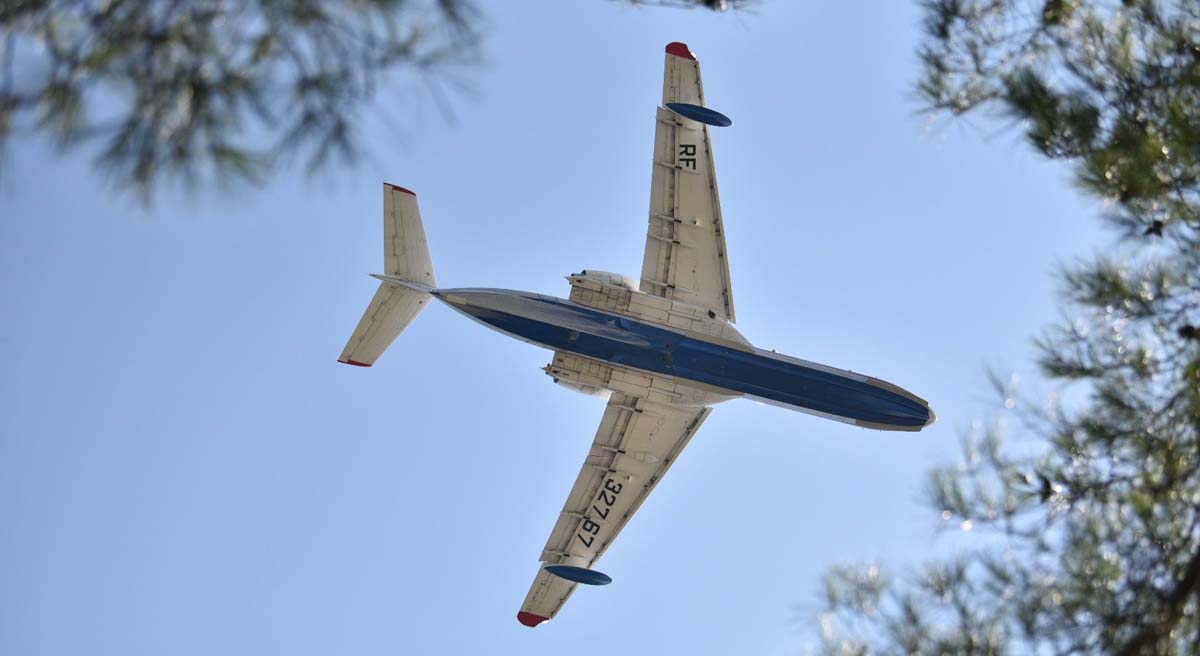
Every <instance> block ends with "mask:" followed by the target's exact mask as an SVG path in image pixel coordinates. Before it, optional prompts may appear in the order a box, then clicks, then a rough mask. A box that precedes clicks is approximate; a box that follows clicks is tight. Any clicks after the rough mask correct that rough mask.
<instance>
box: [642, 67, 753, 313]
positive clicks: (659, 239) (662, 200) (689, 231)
mask: <svg viewBox="0 0 1200 656" xmlns="http://www.w3.org/2000/svg"><path fill="white" fill-rule="evenodd" d="M680 103H682V104H683V105H680ZM668 104H671V105H675V107H676V110H678V111H673V110H672V109H669V108H668V107H667V106H668ZM703 105H704V87H703V85H702V84H701V81H700V62H698V61H696V56H695V55H693V54H692V52H691V51H690V50H688V47H687V45H685V44H682V43H671V44H669V45H668V46H667V54H666V68H665V69H664V71H663V106H662V107H659V108H658V122H657V126H656V128H655V131H654V173H653V175H652V177H651V183H650V228H649V230H648V231H647V233H646V252H645V255H644V257H643V259H642V280H641V285H640V289H641V291H643V292H645V293H647V294H654V295H655V296H662V297H664V298H670V299H675V300H679V301H682V302H684V303H688V304H690V305H698V306H700V307H703V308H707V309H709V310H712V311H713V312H715V313H716V314H718V315H719V316H721V317H724V318H725V319H728V320H729V321H734V312H733V287H732V285H731V283H730V278H729V259H728V257H727V256H726V251H725V226H724V224H723V223H722V221H721V200H720V197H719V195H718V193H717V172H716V169H715V168H714V166H713V156H712V143H711V142H710V140H709V135H708V125H706V124H705V123H706V122H711V121H710V120H708V117H709V116H711V115H713V114H715V115H716V116H717V117H719V118H721V119H724V118H725V117H724V116H721V115H720V114H716V113H715V112H711V111H710V110H704V109H701V108H702V107H703ZM689 110H691V111H689ZM679 111H682V112H684V114H681V113H679ZM697 111H698V112H699V113H697ZM685 114H686V116H685ZM689 116H690V117H689ZM696 118H699V119H700V120H694V119H696ZM701 121H705V122H701ZM725 121H726V122H725V123H724V124H728V119H725ZM712 124H714V125H720V124H721V123H712Z"/></svg>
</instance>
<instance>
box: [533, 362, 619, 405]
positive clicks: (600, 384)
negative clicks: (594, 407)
mask: <svg viewBox="0 0 1200 656" xmlns="http://www.w3.org/2000/svg"><path fill="white" fill-rule="evenodd" d="M542 371H545V372H546V375H547V376H550V377H551V378H553V379H554V382H555V383H557V384H559V385H562V386H563V387H565V388H567V389H569V390H573V391H576V392H580V393H582V394H587V395H588V396H600V397H604V398H607V397H608V396H609V395H610V394H612V390H610V389H608V383H609V381H610V380H612V373H613V368H612V367H610V366H609V365H607V364H604V363H603V362H600V361H599V360H593V359H591V358H584V357H580V356H578V355H572V354H570V353H563V352H562V351H555V353H554V360H553V361H551V362H550V364H548V365H546V366H545V367H543V368H542Z"/></svg>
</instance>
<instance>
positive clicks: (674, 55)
mask: <svg viewBox="0 0 1200 656" xmlns="http://www.w3.org/2000/svg"><path fill="white" fill-rule="evenodd" d="M664 57H665V58H664V60H663V64H664V65H663V87H662V103H661V105H660V106H659V107H658V108H657V110H656V111H655V113H654V126H655V127H654V145H653V162H652V165H651V168H652V170H651V175H650V206H649V212H648V214H647V219H646V224H645V225H646V231H645V242H644V248H643V252H642V268H641V272H640V275H639V276H638V277H636V278H626V277H625V276H622V275H619V274H615V273H610V272H606V271H598V270H594V269H593V270H588V269H585V270H583V271H581V272H579V273H573V274H571V275H569V276H567V280H568V281H569V283H570V285H571V291H570V297H569V298H568V299H562V298H554V297H551V296H543V295H540V294H531V293H526V292H518V291H510V290H504V289H474V288H472V289H442V288H439V285H438V282H437V276H436V275H435V273H434V268H433V261H432V258H431V257H430V253H429V244H428V242H427V240H426V239H425V229H424V225H423V222H422V220H421V212H420V208H419V206H418V203H417V197H416V194H415V193H414V192H413V191H412V190H410V189H406V188H404V187H400V186H397V185H393V184H385V185H384V189H383V192H384V199H383V200H384V203H383V215H384V220H383V232H384V240H383V242H384V243H383V245H384V249H383V250H384V270H383V272H382V273H380V274H372V275H374V276H375V277H376V278H378V279H379V281H380V284H379V287H378V288H377V289H376V291H375V296H374V297H372V299H371V301H370V303H369V304H368V306H367V309H366V310H365V311H364V312H363V315H362V318H361V319H360V320H359V323H358V325H357V326H356V327H355V329H354V332H353V334H352V335H351V336H350V339H349V340H348V341H347V342H346V346H345V348H344V349H343V350H342V354H341V355H340V356H339V357H338V361H339V362H344V363H346V364H348V365H353V366H356V367H370V366H371V365H373V364H374V363H375V362H376V361H377V360H378V359H379V357H380V356H382V355H383V353H384V351H386V350H387V348H388V346H389V345H390V344H391V343H392V342H393V341H394V340H395V339H396V337H397V336H399V335H400V333H401V332H403V331H404V330H405V328H407V327H408V325H409V324H411V323H412V322H413V321H414V320H415V319H416V317H417V316H418V315H419V314H420V313H421V312H422V311H423V310H424V309H425V308H426V307H428V306H429V305H430V304H431V303H432V300H433V299H434V298H437V299H438V300H441V301H443V302H445V303H447V304H448V305H450V306H451V307H452V308H454V309H455V310H457V311H459V312H461V313H463V314H465V315H467V316H468V317H470V318H472V319H474V320H476V321H478V322H480V323H482V324H484V325H486V326H488V327H489V328H492V329H494V330H497V331H500V332H502V333H504V334H506V335H509V336H512V337H515V338H517V339H520V340H522V341H526V342H529V343H531V344H535V345H537V346H541V347H543V348H547V349H551V350H552V351H554V356H553V359H552V360H551V362H550V364H549V365H547V366H546V367H545V369H544V370H545V372H546V373H547V374H549V375H550V376H552V377H553V379H554V382H556V383H558V384H560V385H564V386H567V387H570V388H572V389H575V390H578V391H582V392H588V393H596V394H600V395H603V396H605V397H607V399H606V401H605V407H604V412H603V414H602V416H601V417H600V422H599V425H598V427H597V428H596V431H595V434H594V437H593V438H592V440H591V442H590V445H589V446H588V449H587V451H586V455H585V457H584V461H583V463H582V465H581V466H580V468H579V473H578V475H577V476H576V478H575V483H574V484H573V485H572V487H571V489H570V491H569V493H568V494H567V497H566V501H565V502H564V503H563V506H562V511H561V512H560V513H559V514H558V515H557V517H556V518H555V519H554V522H553V525H552V527H551V530H550V535H549V537H548V538H547V540H546V542H545V543H544V544H545V546H544V547H543V548H542V549H541V552H540V554H539V556H538V561H539V565H538V568H537V571H536V572H535V573H534V576H533V582H532V583H531V584H530V587H529V591H528V593H527V594H526V595H525V599H524V601H523V602H522V603H521V606H520V610H519V612H518V613H517V620H518V621H519V622H520V623H521V624H523V625H525V626H529V627H535V626H539V625H541V624H543V623H545V622H547V621H549V620H550V619H552V618H553V617H555V616H556V615H557V614H558V612H559V611H560V610H561V609H562V608H563V605H564V604H565V603H566V602H567V599H568V598H569V597H570V596H571V595H572V594H573V593H574V591H575V589H576V587H577V586H578V585H579V584H584V585H604V584H607V583H609V582H611V580H612V578H611V577H609V576H608V575H606V574H603V573H601V572H599V571H597V570H596V569H595V568H596V566H597V562H598V561H599V560H600V558H601V557H602V556H603V555H604V554H605V552H606V551H607V550H608V549H609V547H610V546H612V544H613V542H614V541H615V540H616V538H617V536H618V535H620V533H621V531H622V530H623V529H624V528H625V526H626V524H627V523H628V522H629V520H630V518H631V517H633V516H634V514H635V513H636V512H637V511H638V509H639V508H640V507H641V506H642V503H643V502H644V501H645V500H646V499H647V498H648V497H649V495H650V494H651V493H652V492H653V491H654V489H655V488H656V487H657V486H658V485H659V483H660V482H661V481H662V480H663V477H664V476H666V474H667V471H668V469H669V468H670V467H671V466H672V465H673V464H674V463H676V462H677V461H678V460H679V457H680V454H682V452H683V450H684V448H685V447H686V446H687V445H688V443H689V442H690V441H691V439H692V437H693V436H695V435H696V432H697V431H698V430H699V429H700V427H701V426H702V425H703V423H704V421H705V420H706V419H707V418H708V416H709V415H710V414H711V413H712V411H713V406H714V405H716V404H718V403H721V402H722V401H726V400H728V399H731V398H737V397H746V398H750V399H755V400H759V401H763V402H766V403H770V404H773V405H779V406H782V407H785V408H789V409H792V410H798V411H800V412H805V413H809V414H813V415H817V416H819V417H824V418H827V419H833V420H836V421H840V422H845V423H848V424H853V425H856V426H862V427H866V428H873V429H878V430H888V431H919V430H921V429H922V428H924V427H926V426H928V425H929V424H931V423H933V421H934V414H933V411H932V410H930V408H929V404H928V403H926V402H925V401H924V400H923V399H921V398H920V397H917V396H916V395H914V394H912V393H910V392H908V391H906V390H904V389H901V388H900V387H897V386H896V385H893V384H891V383H888V382H885V381H882V380H879V379H877V378H872V377H870V376H864V375H862V374H858V373H855V372H852V371H846V370H843V369H835V368H833V367H828V366H825V365H821V364H817V363H815V362H807V361H805V360H799V359H796V358H791V357H788V356H784V355H780V354H777V353H774V352H773V351H765V350H763V349H759V348H755V347H754V346H753V345H752V344H751V343H750V341H749V340H747V339H746V338H745V337H744V336H743V335H742V334H741V333H740V332H739V331H738V329H737V328H736V327H735V325H734V324H735V323H736V321H737V316H736V310H735V307H734V299H733V283H732V278H731V276H730V272H729V254H728V250H727V248H726V244H725V230H726V225H725V221H724V218H723V217H722V214H721V203H720V195H719V193H718V188H717V176H716V168H715V165H714V158H713V150H712V140H711V137H710V133H709V128H710V127H728V126H730V125H731V124H732V121H731V119H729V117H727V116H725V115H724V114H722V113H720V112H719V111H716V110H715V109H712V108H711V107H708V106H707V104H706V103H705V98H704V91H703V88H702V85H701V79H700V64H699V61H698V60H697V59H696V55H695V54H694V53H693V52H692V51H691V49H689V48H688V46H687V45H686V44H683V43H679V42H672V43H669V44H667V46H666V48H665V53H664ZM589 229H591V228H589ZM419 411H420V410H419V409H417V408H410V409H406V412H419Z"/></svg>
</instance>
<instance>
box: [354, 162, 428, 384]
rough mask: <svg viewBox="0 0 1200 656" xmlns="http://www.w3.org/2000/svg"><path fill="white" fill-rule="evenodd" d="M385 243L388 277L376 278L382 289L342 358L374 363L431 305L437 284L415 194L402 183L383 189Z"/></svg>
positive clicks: (386, 274) (369, 307) (377, 293)
mask: <svg viewBox="0 0 1200 656" xmlns="http://www.w3.org/2000/svg"><path fill="white" fill-rule="evenodd" d="M383 242H384V243H383V256H384V266H385V268H386V271H385V275H382V276H377V277H378V278H379V279H380V281H381V282H380V283H379V289H378V290H377V291H376V292H375V297H374V298H372V299H371V304H370V305H368V306H367V311H366V312H364V313H363V316H362V319H360V320H359V322H358V326H357V327H356V328H355V329H354V334H353V335H351V336H350V341H348V342H346V348H345V349H343V350H342V355H341V356H340V357H338V362H344V363H346V364H352V365H356V366H359V367H369V366H371V365H373V364H375V361H376V360H377V359H379V356H381V355H383V352H384V351H386V350H387V347H388V346H390V345H391V344H392V342H393V341H395V339H396V337H397V336H399V335H400V333H401V332H403V331H404V329H405V328H407V327H408V324H410V323H412V322H413V319H416V318H417V315H418V314H420V313H421V310H424V309H425V306H426V305H428V304H429V303H428V302H429V300H430V295H429V294H428V293H427V292H428V291H431V290H433V289H436V288H437V277H436V276H435V275H434V273H433V261H432V259H431V258H430V256H429V243H428V242H427V241H426V240H425V228H424V226H422V225H421V212H420V209H419V208H418V206H417V196H416V194H414V193H413V192H411V191H409V190H408V189H405V188H404V187H398V186H396V185H392V184H385V185H384V187H383Z"/></svg>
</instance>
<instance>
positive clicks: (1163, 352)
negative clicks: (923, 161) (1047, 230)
mask: <svg viewBox="0 0 1200 656" xmlns="http://www.w3.org/2000/svg"><path fill="white" fill-rule="evenodd" d="M922 5H923V8H924V13H925V32H926V37H925V39H924V43H923V45H922V46H921V48H920V51H919V55H920V57H921V59H922V61H923V62H924V64H925V74H924V78H923V79H922V80H921V82H920V83H919V86H918V90H919V92H920V95H921V96H922V97H923V98H924V100H925V101H926V102H927V103H928V106H929V107H930V108H931V109H932V110H933V111H935V112H937V113H943V114H949V115H961V114H968V113H978V112H980V111H981V110H982V111H987V110H991V113H992V114H993V115H999V116H1001V117H1009V118H1011V119H1016V121H1017V122H1018V124H1019V125H1020V126H1021V127H1022V128H1023V129H1024V131H1025V134H1026V136H1027V138H1028V140H1029V143H1030V144H1031V145H1032V146H1033V148H1034V149H1035V151H1036V152H1037V153H1039V154H1040V155H1042V156H1044V157H1047V158H1050V159H1054V160H1063V161H1064V162H1067V163H1070V164H1071V166H1072V167H1073V168H1074V171H1075V173H1076V179H1077V182H1078V186H1079V188H1080V189H1081V190H1083V191H1084V193H1086V194H1088V195H1091V196H1094V197H1097V198H1100V199H1103V200H1104V201H1105V202H1106V203H1107V206H1108V207H1109V208H1110V210H1109V212H1108V213H1107V215H1106V216H1105V219H1106V221H1107V223H1108V225H1109V226H1111V227H1112V228H1115V231H1116V234H1117V235H1118V237H1117V240H1116V245H1115V246H1114V248H1113V249H1112V252H1110V253H1106V254H1103V255H1100V256H1096V257H1094V258H1092V259H1090V260H1082V261H1079V262H1077V263H1076V264H1073V265H1071V266H1068V267H1066V268H1065V269H1064V270H1063V272H1062V274H1061V280H1062V287H1063V292H1062V294H1063V296H1062V299H1063V300H1062V309H1063V320H1062V321H1061V322H1060V323H1059V324H1058V325H1055V326H1051V327H1050V328H1048V329H1047V330H1046V332H1045V333H1044V334H1043V335H1042V336H1041V337H1040V338H1039V339H1038V341H1037V346H1038V348H1039V350H1040V353H1041V356H1040V360H1039V364H1040V367H1041V370H1042V371H1043V372H1044V374H1045V375H1046V376H1047V377H1048V378H1049V379H1052V380H1057V381H1061V382H1062V383H1063V384H1064V385H1066V384H1068V383H1069V384H1071V385H1073V386H1075V387H1076V388H1078V390H1079V392H1081V396H1082V398H1083V400H1082V401H1080V402H1077V403H1069V404H1064V403H1048V404H1042V403H1026V402H1024V401H1019V400H1018V399H1017V398H1016V397H1015V396H1014V395H1013V392H1012V391H1011V390H1006V389H1004V387H1005V385H1003V384H998V385H997V387H998V388H1000V389H1001V391H1002V393H1003V398H1005V399H1006V403H1005V406H1007V407H1013V406H1014V405H1015V408H1013V409H1012V410H1006V411H1002V414H1003V415H1008V416H1009V417H1008V420H1007V422H1001V423H999V424H998V425H997V426H996V427H995V428H993V429H991V430H987V431H984V432H983V434H982V435H977V436H970V437H968V439H966V440H965V446H966V458H965V462H963V463H961V464H960V465H959V466H957V467H948V468H945V469H940V470H937V471H934V472H932V474H931V484H930V495H929V497H930V503H931V505H932V507H933V510H934V512H935V513H939V514H940V515H941V517H942V518H943V519H945V520H948V523H949V524H950V525H952V526H956V527H958V526H962V527H963V528H970V529H973V532H972V533H969V534H967V535H968V536H976V535H979V534H980V533H983V534H984V535H983V536H980V537H977V538H972V539H973V540H976V542H975V545H976V546H975V547H974V548H972V549H970V550H968V551H967V552H966V553H963V554H962V555H961V556H959V557H957V558H954V559H948V560H935V561H932V562H930V563H928V564H926V565H925V566H924V567H923V568H921V569H920V570H919V571H915V572H911V573H909V574H907V575H902V576H898V577H894V576H889V575H887V574H885V573H883V572H881V571H880V570H878V569H877V568H858V567H841V568H837V569H834V570H832V571H831V572H830V573H829V574H828V576H827V579H826V594H825V601H826V608H825V611H824V613H823V614H822V616H821V618H820V620H821V634H822V638H823V646H824V649H825V651H826V652H827V653H840V654H866V653H882V654H899V653H910V654H911V653H922V654H1030V653H1084V654H1092V653H1119V654H1196V653H1200V328H1198V326H1200V3H1197V2H1195V1H1194V0H1177V1H1174V2H1157V1H1154V0H1125V1H1124V2H1099V1H1091V2H1088V1H1083V0H1049V1H1046V2H1016V1H1013V0H934V1H930V2H924V3H922ZM999 184H1003V183H1002V182H1000V183H999ZM1047 220H1048V221H1050V220H1053V217H1047ZM1005 423H1007V424H1008V425H1010V430H1009V431H1008V432H1009V435H1008V438H1009V440H1010V441H1011V440H1012V439H1014V438H1015V439H1019V440H1020V441H1021V444H1020V446H1021V448H1020V449H1017V448H1014V447H1011V446H1005V445H1004V443H1003V440H1002V438H1003V437H1005V430H1004V426H1005ZM1031 450H1032V451H1034V452H1035V453H1036V455H1032V456H1030V455H1025V454H1028V453H1030V452H1031Z"/></svg>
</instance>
